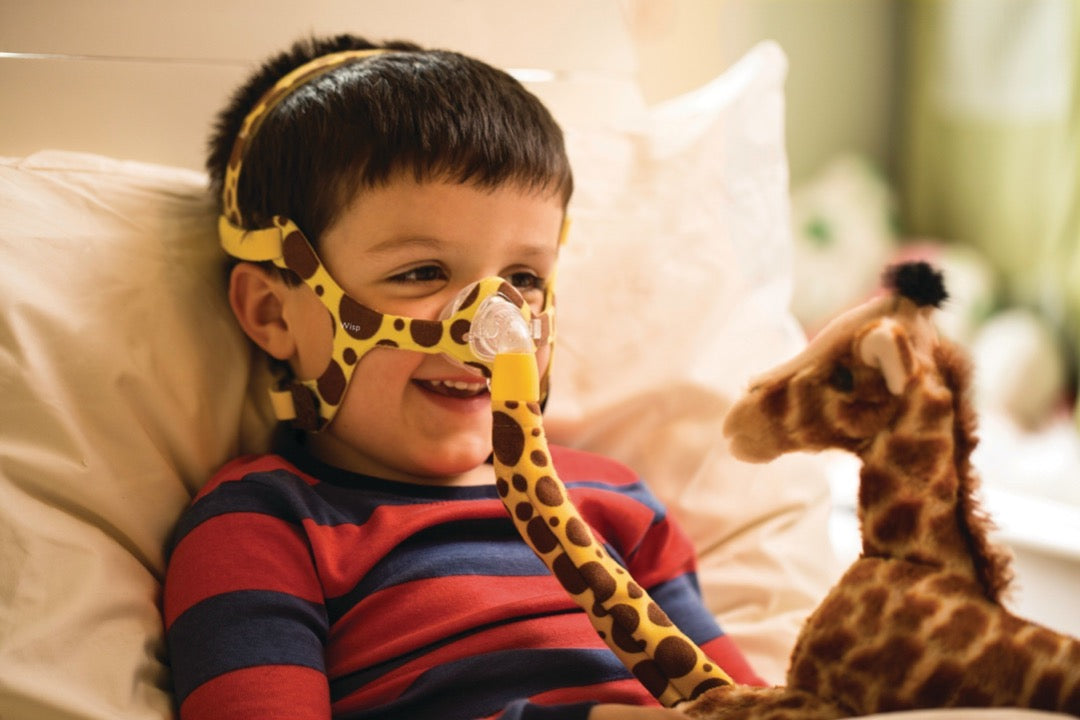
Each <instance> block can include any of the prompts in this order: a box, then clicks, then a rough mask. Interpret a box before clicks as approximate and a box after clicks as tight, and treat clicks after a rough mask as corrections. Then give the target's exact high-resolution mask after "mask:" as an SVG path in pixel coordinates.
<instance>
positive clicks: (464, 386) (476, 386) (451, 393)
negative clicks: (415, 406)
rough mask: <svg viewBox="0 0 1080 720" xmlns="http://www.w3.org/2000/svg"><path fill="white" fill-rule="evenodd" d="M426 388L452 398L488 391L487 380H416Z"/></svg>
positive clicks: (475, 395) (476, 394)
mask: <svg viewBox="0 0 1080 720" xmlns="http://www.w3.org/2000/svg"><path fill="white" fill-rule="evenodd" d="M413 382H415V383H416V384H417V385H419V386H420V387H421V388H423V389H424V390H427V391H428V392H433V393H435V394H436V395H445V396H446V397H452V398H472V397H477V396H478V395H483V394H484V393H486V392H487V389H488V386H487V383H486V382H483V381H478V382H463V381H460V380H414V381H413Z"/></svg>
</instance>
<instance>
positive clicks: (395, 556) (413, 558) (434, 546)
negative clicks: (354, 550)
mask: <svg viewBox="0 0 1080 720" xmlns="http://www.w3.org/2000/svg"><path fill="white" fill-rule="evenodd" d="M548 575H550V573H549V571H548V569H547V566H546V565H544V563H543V561H542V560H540V558H538V557H537V556H536V553H534V552H533V551H532V549H531V548H530V547H529V546H528V545H526V544H525V543H524V542H522V541H521V535H520V534H519V533H518V531H517V529H516V528H515V527H514V524H513V522H512V521H511V519H510V516H509V515H507V516H505V517H501V518H477V519H469V520H464V521H454V522H448V523H442V524H439V525H435V526H432V527H429V528H426V529H424V530H423V531H421V532H418V533H416V534H414V535H413V536H411V537H409V538H408V539H406V540H404V541H402V542H401V543H399V544H398V545H397V546H396V547H395V548H394V549H393V550H392V551H391V552H389V553H387V554H386V555H385V556H384V557H383V558H382V559H381V560H379V562H378V563H377V564H376V565H375V566H374V567H372V568H371V570H370V571H368V572H367V574H365V575H364V577H363V579H362V580H361V581H360V582H359V583H357V585H356V586H354V587H353V588H352V590H350V591H349V592H347V593H345V594H344V595H341V596H339V597H336V598H328V599H327V601H326V610H327V614H328V616H329V618H330V624H331V625H333V624H334V623H335V622H337V621H338V620H339V619H340V618H341V616H342V615H343V614H344V613H346V612H348V611H349V610H350V609H351V608H353V607H355V606H356V605H357V603H359V602H360V601H361V600H363V599H364V598H365V597H367V596H368V595H371V594H372V593H375V592H378V591H380V590H385V589H386V588H389V587H393V586H395V585H400V584H403V583H408V582H414V581H416V580H429V579H432V578H443V577H462V576H484V577H528V576H540V577H547V576H548Z"/></svg>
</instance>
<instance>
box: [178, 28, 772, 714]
mask: <svg viewBox="0 0 1080 720" xmlns="http://www.w3.org/2000/svg"><path fill="white" fill-rule="evenodd" d="M371 48H375V46H373V45H372V44H370V43H368V42H366V41H364V40H361V39H359V38H355V37H351V36H339V37H335V38H330V39H325V40H312V41H309V42H301V43H297V44H296V45H294V46H293V48H292V49H291V50H290V51H289V52H286V53H283V54H281V55H278V56H276V57H275V58H273V59H272V60H271V61H270V62H268V63H267V64H266V65H264V67H263V68H262V69H261V70H260V71H259V72H258V73H256V74H255V76H254V77H253V78H252V79H251V80H250V81H249V82H248V84H247V85H245V86H244V87H243V88H241V89H240V91H239V92H238V93H237V95H236V96H235V97H234V98H233V101H232V103H231V105H230V106H229V108H228V109H227V110H226V111H225V112H224V113H223V114H222V116H221V119H220V123H219V126H218V129H217V133H216V136H215V137H214V139H213V142H212V147H211V153H210V157H209V160H208V168H209V170H210V174H211V178H212V181H213V183H214V187H215V189H217V190H219V191H221V190H222V189H223V186H224V193H223V195H224V205H225V208H224V211H225V215H226V222H225V229H224V230H223V233H224V234H228V233H229V232H235V233H236V234H237V236H238V237H240V238H242V239H243V238H246V237H247V236H246V235H245V231H246V230H251V229H256V230H257V229H258V228H264V227H271V228H273V227H274V226H275V223H277V224H278V226H281V225H282V223H283V222H284V221H283V220H282V218H287V219H288V221H291V222H292V223H295V226H296V228H297V229H298V231H299V232H298V233H296V236H297V237H299V233H302V234H303V236H304V237H306V239H307V241H308V242H310V244H311V248H312V249H311V250H310V251H304V252H305V253H308V254H304V257H303V260H304V262H300V263H298V265H297V266H298V267H299V266H304V267H308V266H314V265H315V264H319V265H321V267H322V268H325V271H326V272H327V273H328V275H329V277H332V278H333V280H334V281H336V283H337V284H339V285H340V287H341V290H342V291H343V293H344V294H345V295H346V296H347V298H346V299H343V300H342V307H344V305H345V304H346V302H348V303H350V307H358V308H360V309H361V310H362V311H363V312H372V311H374V312H377V313H384V314H389V315H393V316H399V317H401V318H421V319H425V320H436V319H438V318H439V314H440V312H441V311H442V310H443V308H445V307H446V306H447V304H448V303H449V302H450V301H451V300H452V299H453V298H454V297H455V295H457V293H458V292H459V291H460V290H462V288H464V287H466V286H467V285H469V284H470V283H472V282H474V281H477V280H480V279H482V278H485V277H490V276H500V277H502V278H504V279H505V280H507V281H508V282H509V283H510V284H511V285H513V286H514V287H516V288H517V289H518V290H519V291H520V293H521V294H522V296H523V297H524V299H525V300H526V301H527V302H528V303H529V304H530V306H531V307H532V309H533V310H534V311H535V312H543V311H546V310H550V309H551V304H552V301H551V296H550V286H549V282H548V280H549V278H551V277H553V273H554V270H555V262H556V257H557V252H558V242H559V237H560V234H561V229H562V227H563V225H564V214H565V209H566V205H567V202H568V200H569V198H570V194H571V190H572V179H571V172H570V168H569V164H568V161H567V158H566V153H565V149H564V147H563V141H562V133H561V131H560V130H559V128H558V126H557V125H556V124H555V122H554V121H553V120H552V118H551V116H550V115H549V114H548V112H547V111H546V109H545V108H544V107H543V106H542V105H541V104H540V102H539V101H538V100H537V99H536V98H535V97H533V96H532V95H531V94H529V93H528V92H527V91H526V90H524V88H522V87H521V85H520V84H519V83H517V82H516V81H514V80H513V79H512V78H510V77H509V76H508V75H506V74H505V73H502V72H500V71H497V70H495V69H493V68H491V67H489V66H487V65H485V64H483V63H480V62H478V61H476V60H473V59H470V58H466V57H463V56H461V55H457V54H455V53H448V52H441V51H437V52H436V51H424V50H422V49H420V48H419V47H417V46H415V45H412V44H408V43H389V44H387V45H385V46H382V49H383V50H385V52H377V53H373V54H360V55H357V56H356V57H354V58H352V59H351V60H349V61H348V62H344V61H343V62H341V63H340V64H336V65H334V66H333V67H332V68H331V69H328V70H325V71H318V72H311V73H310V76H309V75H304V76H303V77H300V78H299V79H296V78H295V77H294V75H292V74H290V73H291V72H292V71H293V70H295V69H296V68H298V67H301V66H305V67H308V66H307V65H305V64H306V63H309V62H310V61H312V60H314V59H316V58H324V57H327V58H329V57H339V56H336V55H334V54H336V53H340V52H341V51H346V50H357V49H361V50H362V49H371ZM282 78H286V81H285V82H283V83H279V85H283V86H285V90H282V91H281V92H278V93H277V95H278V96H279V97H275V99H274V100H273V102H272V103H267V107H269V108H270V109H269V110H267V111H266V112H265V113H263V114H262V115H260V116H258V117H257V118H256V119H254V120H253V119H252V118H253V117H254V116H255V114H252V113H251V111H252V108H253V107H255V106H256V105H257V104H258V103H259V102H260V98H264V94H265V93H266V92H267V90H268V89H270V88H271V87H272V86H274V85H275V83H278V81H279V80H281V79H282ZM260 107H262V106H261V105H260ZM238 136H239V137H240V139H241V142H238V141H237V138H238ZM241 163H242V168H243V170H242V172H241V171H240V170H239V168H240V167H241ZM230 173H232V174H231V175H230ZM236 173H239V176H237V175H236ZM237 177H239V179H237ZM275 218H276V219H275ZM230 227H232V228H236V229H235V230H230V229H229V228H230ZM289 227H291V225H290V226H289ZM256 234H257V233H254V234H252V237H254V236H255V235H256ZM253 257H254V256H253ZM289 267H293V266H292V265H290V266H289ZM322 292H324V288H323V286H322V285H319V286H318V287H317V289H316V290H313V289H312V287H310V286H309V285H306V284H303V283H301V282H299V278H298V277H297V276H296V274H295V273H293V272H292V270H288V269H282V268H279V267H274V266H270V265H268V264H267V263H265V262H249V261H242V262H239V263H237V264H236V265H235V266H234V267H233V269H232V271H231V274H230V283H229V300H230V304H231V306H232V309H233V312H234V314H235V315H236V317H237V320H238V321H239V324H240V326H241V327H242V328H243V330H244V331H245V333H247V335H248V336H249V337H250V338H251V339H252V340H253V341H254V342H255V343H256V344H257V345H258V346H259V347H260V348H261V349H262V350H264V351H265V352H266V353H268V355H269V356H270V357H271V358H272V359H273V360H274V361H275V362H276V363H278V364H279V365H280V366H281V367H282V368H283V369H284V370H285V371H286V372H287V373H288V375H289V376H290V377H292V378H295V379H298V380H310V379H312V378H318V381H317V382H314V383H309V384H308V385H307V386H305V385H303V384H300V383H292V384H291V385H289V387H290V388H291V390H290V392H289V393H286V394H287V395H288V405H289V407H290V408H291V409H292V411H293V414H294V415H295V416H296V417H297V420H298V421H300V422H301V425H303V426H304V427H305V428H306V429H307V430H308V431H307V432H304V433H301V434H299V437H291V438H288V439H286V440H284V441H283V442H282V443H281V447H279V448H276V450H277V453H276V454H273V455H267V456H260V457H246V458H239V459H238V460H236V461H234V462H232V463H230V464H228V465H226V466H225V467H224V468H222V470H221V471H219V473H218V474H217V475H216V476H215V477H214V478H213V479H212V480H211V481H210V482H209V483H208V484H207V486H206V487H205V488H204V489H203V490H202V491H201V492H200V493H199V496H198V497H197V498H196V500H195V502H194V503H193V505H192V507H191V508H190V509H189V510H188V512H187V513H186V514H185V516H184V517H183V518H182V520H181V522H180V525H179V527H178V529H177V532H176V539H175V545H174V549H173V552H172V554H171V557H170V565H169V569H168V574H167V578H166V585H165V597H164V603H163V604H164V608H163V614H164V618H165V624H166V631H167V640H168V645H169V652H170V658H171V663H172V668H173V673H174V683H175V689H176V694H177V701H178V703H179V705H180V714H181V717H182V718H185V719H188V718H210V717H214V718H221V717H225V718H260V719H261V718H276V717H281V718H301V719H302V718H329V717H350V718H361V717H363V718H410V719H411V718H425V717H432V718H465V719H467V718H480V717H500V718H503V719H504V720H514V719H517V718H566V719H568V720H569V719H574V720H585V719H586V718H587V719H588V720H603V718H616V717H617V718H627V719H631V718H638V717H640V718H661V717H672V716H678V714H677V713H674V712H673V711H668V710H664V709H661V708H658V707H655V705H656V703H655V701H654V700H653V699H652V698H651V696H649V694H648V693H647V692H646V691H645V690H644V689H643V688H642V687H641V685H640V684H639V683H638V682H637V680H636V679H635V678H634V677H633V676H632V675H631V674H630V673H629V672H628V671H627V670H626V669H625V668H624V667H622V665H621V664H620V663H619V662H618V660H617V659H616V658H615V656H614V655H613V654H612V653H611V652H610V651H609V650H608V649H607V648H606V647H605V646H604V644H603V642H602V641H601V640H600V639H599V638H598V637H597V636H596V633H595V632H594V630H593V629H592V627H591V626H590V625H589V623H588V621H587V619H586V617H585V616H584V614H583V613H582V612H581V611H580V610H579V609H578V608H577V606H576V605H574V603H573V601H572V599H571V598H570V597H569V596H568V595H567V593H566V592H565V591H564V590H563V589H562V588H561V587H560V586H559V585H558V583H557V582H556V581H555V580H554V579H553V578H552V577H551V575H550V573H548V571H547V568H546V567H545V566H544V565H543V564H542V563H541V562H540V560H539V559H538V558H536V556H535V555H534V554H533V553H532V551H531V550H530V549H529V548H528V546H527V545H526V544H525V543H524V542H523V541H522V539H521V538H520V536H519V535H518V533H517V531H516V530H515V529H514V527H513V525H512V524H511V520H510V517H509V516H508V514H507V513H506V510H505V509H504V508H503V506H502V504H501V502H500V500H499V499H498V496H497V494H496V490H495V487H494V475H493V471H492V466H491V465H490V464H489V461H488V458H489V456H490V454H491V422H492V421H491V407H490V396H489V394H488V391H487V386H486V383H485V380H484V377H483V376H482V375H481V374H480V373H479V372H478V371H477V370H475V369H471V368H468V367H465V366H462V365H460V364H458V363H455V362H453V361H451V360H450V359H448V358H447V357H446V356H444V355H440V354H432V353H425V352H419V351H415V350H403V349H399V348H393V347H386V346H383V345H379V346H376V347H374V348H373V349H370V350H366V351H364V352H363V353H362V354H359V355H357V354H356V353H353V355H352V356H347V359H346V360H345V361H344V364H346V365H348V366H349V373H351V375H350V374H346V373H341V372H339V371H340V368H339V367H338V363H337V361H336V360H335V359H332V355H333V352H334V351H333V346H334V342H335V334H340V333H343V332H349V333H352V332H353V331H354V329H355V328H354V327H352V326H350V325H349V323H348V322H346V321H345V320H344V319H342V318H339V317H338V315H337V314H335V306H333V305H332V304H324V303H328V301H327V300H326V299H325V298H323V297H320V294H319V293H322ZM368 309H370V310H368ZM328 311H329V313H330V315H331V322H327V315H328ZM336 312H338V314H340V313H341V312H343V311H342V310H338V311H336ZM402 322H404V321H402ZM549 354H550V351H549V348H548V346H547V345H546V344H544V343H541V344H540V348H539V349H538V351H537V354H536V355H537V364H538V369H539V371H540V373H541V375H543V373H544V372H545V371H546V369H547V365H548V361H549ZM330 368H333V369H334V372H331V371H330ZM339 375H341V378H340V379H339V377H338V376H339ZM327 378H330V380H333V382H330V381H329V380H327ZM324 381H326V382H324ZM305 387H310V388H312V390H311V391H310V393H311V395H309V394H308V392H309V391H307V390H305V389H304V388H305ZM312 395H313V397H312ZM327 398H331V399H330V402H329V403H328V402H327ZM331 404H332V405H334V407H335V408H336V412H334V413H333V414H331V415H329V416H328V415H327V414H325V412H324V411H325V410H326V408H327V407H329V405H331ZM305 408H307V410H305ZM320 408H321V411H323V414H322V415H321V416H320V415H318V414H317V413H316V410H319V409H320ZM553 457H554V461H555V462H556V464H557V466H558V472H559V475H560V476H561V477H562V479H563V480H564V482H566V484H567V486H568V487H569V488H570V493H571V496H572V498H573V499H574V501H575V503H576V504H577V505H578V507H579V508H580V509H581V511H582V514H583V515H584V516H585V518H586V519H587V520H588V521H589V522H590V523H591V524H592V525H593V527H594V529H595V531H596V532H597V534H598V536H600V537H601V539H602V540H603V542H605V544H606V545H607V546H608V547H609V548H610V549H611V551H612V554H613V555H614V556H615V557H616V558H620V559H621V561H622V562H624V563H625V564H626V566H627V567H628V568H629V570H630V572H631V574H632V575H633V576H634V577H635V578H636V579H637V580H638V582H639V583H641V584H642V585H643V586H645V587H646V589H647V590H648V591H649V592H650V593H651V594H652V596H653V597H654V598H655V599H656V600H657V601H658V602H659V603H660V604H661V605H662V606H664V609H665V610H666V611H667V613H668V614H669V615H670V616H671V617H672V619H673V620H674V621H675V622H676V624H678V625H679V626H680V627H681V628H682V629H683V630H684V631H685V632H686V633H687V634H688V635H690V636H691V637H692V638H693V640H694V641H695V642H697V643H698V644H699V645H701V646H702V647H703V649H704V650H705V651H706V652H707V653H709V655H710V656H711V657H713V658H714V659H715V660H716V661H717V662H718V663H719V664H720V665H721V666H722V667H723V668H725V669H726V670H727V672H728V673H729V674H731V675H732V676H733V677H734V679H735V680H736V681H739V682H757V678H756V677H755V676H754V675H753V673H752V671H751V670H750V669H749V667H748V666H747V664H746V662H745V660H744V659H743V658H742V656H741V654H740V653H739V651H738V650H737V649H736V648H735V647H734V645H733V644H732V643H731V642H730V640H729V639H728V638H726V637H725V636H724V635H723V634H722V632H721V631H720V629H719V628H718V627H717V626H716V625H715V623H714V622H713V620H712V618H711V617H710V616H709V615H708V613H707V611H706V610H705V609H704V607H703V606H702V604H701V600H700V597H699V593H698V591H697V586H696V583H695V580H694V577H693V551H692V548H691V546H690V544H689V542H688V541H687V539H686V538H685V537H684V536H683V535H682V534H681V532H680V531H678V530H677V529H676V528H674V527H673V526H672V524H671V522H670V520H668V519H667V518H666V516H665V514H664V512H663V509H662V508H661V507H659V506H658V504H657V503H656V501H655V500H654V499H653V498H652V496H651V495H650V494H649V493H648V491H647V490H646V489H645V488H644V486H643V485H642V484H641V483H640V482H639V481H638V480H637V478H635V477H634V476H633V475H631V474H630V473H629V471H628V470H626V469H625V468H623V467H621V466H619V465H617V464H615V463H613V462H611V461H608V460H604V459H601V458H598V457H594V456H591V455H587V454H585V453H579V452H573V451H569V450H561V449H553ZM649 705H652V706H653V707H644V706H649Z"/></svg>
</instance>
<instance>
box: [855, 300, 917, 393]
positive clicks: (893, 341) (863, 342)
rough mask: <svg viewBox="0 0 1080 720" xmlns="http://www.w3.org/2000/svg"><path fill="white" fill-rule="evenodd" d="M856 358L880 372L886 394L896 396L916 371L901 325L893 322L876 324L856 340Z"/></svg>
mask: <svg viewBox="0 0 1080 720" xmlns="http://www.w3.org/2000/svg"><path fill="white" fill-rule="evenodd" d="M857 351H858V356H859V357H860V358H861V359H862V361H863V362H864V363H866V364H867V365H868V366H869V367H872V368H875V369H877V370H880V371H881V375H882V377H883V378H885V384H886V385H887V386H888V388H889V392H891V393H892V394H893V395H899V394H900V393H902V392H903V391H904V388H905V387H906V386H907V382H908V380H909V379H910V378H911V375H912V374H913V373H914V371H915V360H914V356H913V354H912V350H911V342H910V340H909V339H908V336H907V331H906V330H905V329H904V326H903V325H902V324H901V323H899V322H897V321H895V320H892V319H889V318H885V319H883V320H881V321H879V322H878V323H877V324H876V325H875V326H874V327H873V329H871V330H870V331H868V332H867V333H865V334H864V335H863V336H862V337H861V338H860V339H859V341H858V348H857Z"/></svg>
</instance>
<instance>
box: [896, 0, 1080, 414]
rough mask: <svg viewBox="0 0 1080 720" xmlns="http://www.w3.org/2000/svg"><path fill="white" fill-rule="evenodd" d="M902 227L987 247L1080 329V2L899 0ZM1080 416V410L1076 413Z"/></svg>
mask: <svg viewBox="0 0 1080 720" xmlns="http://www.w3.org/2000/svg"><path fill="white" fill-rule="evenodd" d="M900 18H901V22H902V28H901V32H902V34H903V38H904V39H903V43H902V53H903V57H902V59H901V67H902V73H903V82H902V93H903V100H904V101H903V102H902V103H901V107H903V113H904V115H903V117H902V118H901V123H900V127H902V128H903V130H902V137H901V138H900V147H899V153H898V155H897V170H898V176H899V188H900V198H901V219H902V224H903V229H904V231H905V234H907V235H919V236H929V237H934V238H939V239H942V240H945V241H950V242H959V243H965V244H969V245H972V246H974V247H976V248H978V249H979V250H981V251H982V252H983V253H984V254H985V255H986V257H987V258H988V259H989V260H990V261H991V263H992V264H993V265H994V266H995V267H996V269H997V270H998V271H999V273H1000V274H1001V278H1002V280H1003V290H1004V297H1003V298H1002V299H1003V301H1004V302H1007V303H1013V304H1021V305H1025V306H1029V307H1033V308H1036V309H1038V310H1040V311H1041V312H1042V313H1043V314H1044V316H1045V317H1046V318H1047V319H1048V320H1050V322H1052V323H1053V324H1054V325H1055V327H1057V328H1058V329H1059V331H1060V333H1061V335H1062V338H1063V339H1064V340H1065V341H1066V342H1067V343H1068V344H1069V346H1070V347H1071V348H1072V349H1073V354H1074V357H1075V356H1076V355H1078V354H1080V353H1078V352H1077V349H1078V342H1080V2H1078V1H1077V0H903V2H902V4H901V13H900ZM1078 420H1080V414H1078Z"/></svg>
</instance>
